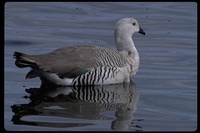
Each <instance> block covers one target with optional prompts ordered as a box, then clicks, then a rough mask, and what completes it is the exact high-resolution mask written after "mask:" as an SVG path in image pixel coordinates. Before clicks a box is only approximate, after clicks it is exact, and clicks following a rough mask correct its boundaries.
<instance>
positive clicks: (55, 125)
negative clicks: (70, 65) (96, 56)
mask: <svg viewBox="0 0 200 133" xmlns="http://www.w3.org/2000/svg"><path fill="white" fill-rule="evenodd" d="M123 17H135V18H136V19H137V20H138V21H139V24H140V26H141V27H142V29H143V30H144V31H145V32H146V35H145V36H143V35H140V34H134V36H133V39H134V42H135V45H136V47H137V49H138V51H139V54H140V58H141V64H140V67H139V71H138V73H137V74H136V76H135V77H133V78H132V80H133V82H134V83H135V84H134V83H131V84H130V85H125V86H124V85H118V86H103V88H101V87H100V88H98V87H97V88H89V89H88V88H78V89H72V88H55V90H51V91H47V92H43V91H42V92H38V93H36V92H34V91H36V90H40V89H41V88H40V80H39V79H38V78H36V79H31V80H26V79H25V75H26V73H27V72H28V71H29V69H28V68H25V69H19V68H17V67H16V66H15V64H14V59H13V57H12V54H13V52H14V51H19V52H24V53H28V54H40V53H47V52H50V51H52V50H55V49H56V48H60V47H63V46H66V45H73V44H95V45H98V46H103V47H109V48H112V49H115V44H114V39H113V38H114V37H113V29H114V26H115V23H116V22H117V21H118V20H119V19H121V18H123ZM4 55H5V81H4V84H5V87H4V93H5V94H4V96H5V97H4V128H5V129H6V130H9V131H111V130H139V131H194V130H196V129H197V4H196V3H194V2H193V3H192V2H185V3H184V2H183V3H181V2H177V3H173V2H167V3H166V2H161V3H155V2H153V3H148V2H140V3H135V2H130V3H97V2H96V3H87V2H86V3H82V2H80V3H71V2H70V3H69V2H66V3H53V2H50V3H41V2H40V3H30V2H29V3H20V2H17V3H12V2H8V3H6V4H5V54H4ZM39 88H40V89H39ZM90 89H92V90H90ZM77 90H82V91H83V92H82V91H77ZM87 90H89V91H87ZM57 91H58V92H57ZM84 91H86V92H84ZM72 92H73V93H72ZM60 93H64V94H65V95H64V94H62V95H59V94H60ZM96 93H97V94H99V95H98V96H102V95H104V97H102V98H101V97H100V98H98V96H97V95H95V94H96ZM101 94H102V95H101ZM106 94H107V95H108V96H107V95H106ZM109 94H112V95H109ZM84 95H89V98H87V97H85V96H84ZM112 96H113V97H112ZM104 98H105V99H104ZM106 98H107V99H106ZM131 123H132V126H131ZM136 125H137V126H136Z"/></svg>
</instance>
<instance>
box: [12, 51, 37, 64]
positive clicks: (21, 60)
mask: <svg viewBox="0 0 200 133" xmlns="http://www.w3.org/2000/svg"><path fill="white" fill-rule="evenodd" d="M26 56H27V55H26V54H23V53H20V52H14V54H13V58H15V59H16V61H15V65H16V66H17V67H19V68H24V67H35V66H37V64H36V63H35V62H34V61H33V62H31V61H30V60H28V56H27V57H26Z"/></svg>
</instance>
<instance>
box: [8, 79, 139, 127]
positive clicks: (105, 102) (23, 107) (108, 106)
mask: <svg viewBox="0 0 200 133" xmlns="http://www.w3.org/2000/svg"><path fill="white" fill-rule="evenodd" d="M26 92H27V93H29V94H30V96H25V98H29V99H30V100H31V102H30V103H28V104H19V105H13V106H11V108H12V111H13V112H14V115H13V118H12V121H13V123H14V124H23V125H35V126H43V127H56V128H69V127H83V126H89V125H90V126H92V125H97V124H98V123H97V122H96V123H95V122H94V121H91V120H111V121H112V122H111V129H112V130H117V131H119V130H141V127H140V126H138V125H137V123H138V121H140V120H134V119H133V113H134V112H135V111H136V109H137V103H138V100H139V94H138V93H137V92H136V89H135V84H134V83H133V82H130V83H123V84H115V85H104V86H78V87H57V88H53V87H47V86H45V85H41V87H40V88H30V89H26ZM106 111H114V112H115V115H113V116H110V115H109V116H108V115H104V114H105V112H106ZM26 116H38V117H41V119H39V120H38V119H37V120H38V121H37V120H35V119H34V121H32V119H31V118H30V119H29V120H26V119H23V117H26ZM52 116H53V118H58V119H56V120H57V121H56V122H55V120H53V121H51V120H52ZM48 117H49V119H48ZM44 118H46V121H44ZM60 118H64V119H65V121H64V122H63V119H62V121H59V119H60Z"/></svg>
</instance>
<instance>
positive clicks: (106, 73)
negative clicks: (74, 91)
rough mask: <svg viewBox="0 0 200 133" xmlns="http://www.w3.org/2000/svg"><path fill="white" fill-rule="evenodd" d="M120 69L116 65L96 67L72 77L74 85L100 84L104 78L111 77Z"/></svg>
mask: <svg viewBox="0 0 200 133" xmlns="http://www.w3.org/2000/svg"><path fill="white" fill-rule="evenodd" d="M119 71H120V70H119V69H118V68H117V67H98V68H96V69H94V70H91V71H89V72H86V73H84V74H82V75H80V76H78V77H77V78H75V79H73V81H72V84H73V85H74V86H76V85H81V86H84V85H85V86H88V85H100V84H103V82H104V81H105V80H109V79H113V78H114V75H115V74H117V73H118V72H119Z"/></svg>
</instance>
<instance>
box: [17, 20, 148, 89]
mask: <svg viewBox="0 0 200 133" xmlns="http://www.w3.org/2000/svg"><path fill="white" fill-rule="evenodd" d="M135 32H138V33H141V34H143V35H145V32H144V31H143V30H142V28H141V27H140V26H139V24H138V21H137V20H136V19H134V18H122V19H120V20H119V21H118V22H117V23H116V26H115V30H114V37H115V44H116V47H117V50H113V49H110V48H106V47H100V46H95V45H71V46H65V47H62V48H58V49H56V50H54V51H52V52H50V53H46V54H39V55H28V54H24V53H21V52H14V54H13V57H14V58H15V59H16V60H15V65H16V66H17V67H19V68H25V67H30V68H31V70H30V71H29V72H28V73H27V75H26V79H31V78H36V77H39V78H40V79H41V81H42V83H47V84H48V83H50V84H53V85H56V86H84V85H106V84H117V83H124V82H130V79H131V77H132V76H134V75H135V74H136V72H137V71H138V67H139V63H140V58H139V53H138V51H137V49H136V47H135V44H134V42H133V39H132V35H133V34H134V33H135Z"/></svg>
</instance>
